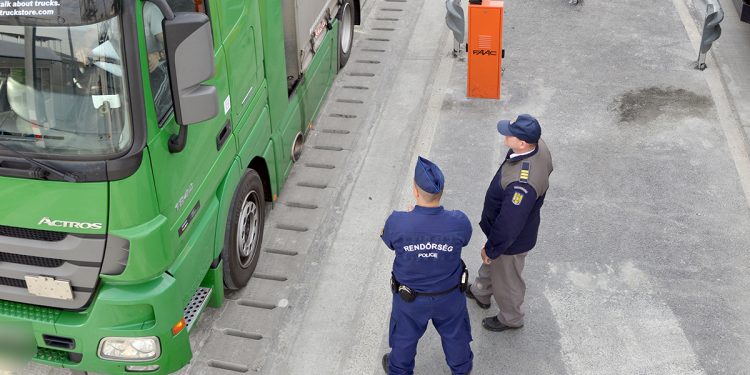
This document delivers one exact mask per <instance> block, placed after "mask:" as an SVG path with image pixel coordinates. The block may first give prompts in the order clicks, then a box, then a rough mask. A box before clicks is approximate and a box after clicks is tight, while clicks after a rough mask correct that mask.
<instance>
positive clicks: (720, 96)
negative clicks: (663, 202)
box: [672, 0, 750, 207]
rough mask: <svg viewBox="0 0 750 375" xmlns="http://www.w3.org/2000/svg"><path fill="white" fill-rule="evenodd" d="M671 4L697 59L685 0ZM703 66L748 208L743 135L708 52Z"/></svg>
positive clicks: (748, 162) (749, 161)
mask: <svg viewBox="0 0 750 375" xmlns="http://www.w3.org/2000/svg"><path fill="white" fill-rule="evenodd" d="M672 2H673V3H674V7H675V9H677V13H678V14H679V15H680V20H681V21H682V24H683V26H685V31H686V32H687V34H688V37H689V38H690V43H691V44H692V45H693V48H695V56H696V60H697V57H698V48H699V46H700V39H701V33H700V31H699V30H698V27H697V26H696V24H695V22H694V21H693V19H692V18H691V17H690V11H689V10H688V7H687V5H686V4H685V0H672ZM724 11H725V12H728V11H733V9H724ZM706 64H707V65H708V68H707V69H706V70H704V71H703V74H704V77H705V79H706V83H707V84H708V88H709V90H710V91H711V96H712V97H713V99H714V104H715V105H716V112H717V114H718V116H719V124H720V125H721V130H722V131H723V132H724V136H725V137H726V138H727V148H728V149H729V153H730V154H731V155H732V159H733V160H734V166H735V168H736V169H737V174H738V175H739V177H740V184H741V185H742V190H743V191H744V192H745V200H746V203H747V205H748V206H749V207H750V157H748V149H747V141H746V139H745V134H744V133H743V132H742V128H741V126H740V122H739V119H737V116H736V113H735V111H734V110H733V108H732V105H731V104H730V101H729V98H728V97H727V91H726V89H725V85H724V82H723V80H722V78H721V74H720V72H719V64H718V63H717V61H716V59H714V56H713V54H712V53H709V54H708V55H707V56H706Z"/></svg>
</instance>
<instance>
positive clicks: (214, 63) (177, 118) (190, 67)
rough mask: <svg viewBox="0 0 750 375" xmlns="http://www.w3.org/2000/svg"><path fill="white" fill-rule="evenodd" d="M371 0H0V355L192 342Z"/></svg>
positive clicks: (167, 359)
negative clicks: (192, 332)
mask: <svg viewBox="0 0 750 375" xmlns="http://www.w3.org/2000/svg"><path fill="white" fill-rule="evenodd" d="M363 1H364V0H282V1H278V0H0V367H2V366H3V365H5V366H7V365H10V364H13V363H22V362H23V360H29V359H31V360H33V361H34V362H37V363H42V364H46V365H50V366H56V367H64V368H69V369H71V370H73V371H80V372H85V371H91V372H97V373H108V374H109V373H126V372H127V373H131V372H146V373H171V372H174V371H176V370H178V369H180V368H181V367H183V366H184V365H185V364H187V363H188V362H189V361H190V359H191V357H192V354H191V348H190V342H189V331H190V329H191V328H192V326H193V324H194V323H195V322H196V320H197V319H198V317H199V315H200V313H201V311H202V310H203V308H204V307H205V306H212V307H218V306H220V305H221V304H222V302H223V296H224V289H225V288H226V289H230V290H233V289H239V288H242V287H243V286H244V285H245V284H247V283H248V280H249V279H250V277H251V275H252V273H253V270H254V269H255V266H256V264H257V262H258V257H259V255H260V247H261V242H262V235H263V225H264V217H265V215H266V214H267V210H268V209H269V208H270V203H271V202H273V201H275V200H276V198H277V194H278V191H279V189H280V188H281V186H282V185H283V183H284V181H285V180H286V178H287V176H288V174H289V172H290V170H291V167H292V165H293V163H294V161H296V159H297V158H298V157H299V153H300V151H301V146H302V142H303V139H304V135H305V134H306V131H307V130H308V129H309V128H310V124H311V122H312V121H313V119H314V118H315V116H316V114H317V112H318V110H319V108H320V106H321V104H322V103H323V100H324V99H325V97H326V94H327V92H328V90H329V88H330V87H331V84H332V81H333V79H334V77H335V75H336V74H337V72H338V71H339V69H340V68H341V67H342V66H343V65H344V64H345V63H346V62H347V60H348V58H349V55H350V53H351V48H352V42H353V36H354V25H355V24H358V23H359V22H360V17H361V14H360V13H361V7H362V5H363V4H362V3H363ZM250 318H252V317H250Z"/></svg>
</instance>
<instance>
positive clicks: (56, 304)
mask: <svg viewBox="0 0 750 375" xmlns="http://www.w3.org/2000/svg"><path fill="white" fill-rule="evenodd" d="M2 228H3V229H4V230H8V228H10V227H7V226H6V227H2ZM15 229H16V228H13V234H16V235H15V236H8V235H5V236H4V235H0V300H5V301H13V302H19V303H24V304H30V305H37V306H46V307H53V308H58V309H66V310H81V309H83V308H85V307H86V305H88V303H89V301H90V300H91V297H92V296H93V295H94V291H95V290H96V285H97V282H98V281H99V275H100V272H101V268H102V263H103V261H104V252H105V251H104V250H105V245H106V240H107V237H106V236H105V235H102V236H78V235H75V234H65V233H61V234H57V233H55V232H48V233H45V231H37V230H18V231H16V230H15ZM52 233H55V235H57V236H58V237H56V238H60V240H59V241H50V239H53V235H52ZM19 234H25V235H28V234H33V235H34V238H33V239H32V238H25V237H29V236H25V237H22V236H19ZM40 238H46V239H47V240H41V241H40V240H39V239H40ZM27 276H44V277H48V278H51V279H54V280H58V281H65V282H67V283H68V284H69V285H70V288H71V290H72V292H73V299H58V298H55V297H54V294H53V296H50V297H42V296H39V295H36V294H32V293H30V292H29V290H28V287H27V285H26V277H27Z"/></svg>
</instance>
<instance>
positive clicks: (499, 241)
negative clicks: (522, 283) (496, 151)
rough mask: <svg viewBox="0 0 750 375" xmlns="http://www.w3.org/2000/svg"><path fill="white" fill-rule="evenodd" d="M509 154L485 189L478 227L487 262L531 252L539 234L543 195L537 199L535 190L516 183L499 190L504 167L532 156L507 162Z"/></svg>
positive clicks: (519, 182) (529, 186)
mask: <svg viewBox="0 0 750 375" xmlns="http://www.w3.org/2000/svg"><path fill="white" fill-rule="evenodd" d="M511 153H512V151H508V154H507V155H506V157H505V162H503V164H502V165H501V166H500V168H499V169H498V170H497V173H495V177H494V178H493V179H492V182H491V183H490V186H489V187H488V188H487V194H486V195H485V197H484V209H483V210H482V220H481V221H480V222H479V227H480V228H482V232H484V234H485V235H486V236H487V242H486V243H485V245H484V247H485V251H486V252H487V256H488V257H490V259H496V258H497V257H499V256H500V255H514V254H520V253H525V252H527V251H529V250H531V249H532V248H533V247H534V245H536V238H537V232H538V231H539V222H540V216H539V211H540V210H541V208H542V205H543V204H544V195H542V196H541V197H537V192H536V190H534V188H533V187H532V186H531V185H530V184H527V183H524V182H521V181H518V180H516V181H514V182H511V183H510V184H508V186H506V188H505V189H503V186H502V183H501V181H500V180H501V176H502V170H503V166H504V165H506V164H507V163H508V162H515V161H519V160H523V159H525V158H528V157H530V156H533V155H534V154H533V153H532V154H529V155H522V156H518V157H515V158H513V159H511V158H510V155H511ZM519 196H520V197H521V200H520V202H519V201H518V197H519ZM514 198H515V199H514Z"/></svg>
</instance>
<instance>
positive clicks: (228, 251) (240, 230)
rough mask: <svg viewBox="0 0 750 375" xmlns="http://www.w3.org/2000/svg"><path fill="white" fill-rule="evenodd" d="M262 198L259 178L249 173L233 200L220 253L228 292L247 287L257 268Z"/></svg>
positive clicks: (262, 215) (263, 220)
mask: <svg viewBox="0 0 750 375" xmlns="http://www.w3.org/2000/svg"><path fill="white" fill-rule="evenodd" d="M264 196H265V195H264V192H263V182H262V181H261V179H260V176H259V175H258V173H257V172H255V171H254V170H252V169H248V170H247V172H245V174H244V175H243V176H242V179H241V180H240V183H239V185H237V189H236V190H235V191H234V196H233V197H232V206H231V207H230V208H229V218H228V220H227V227H226V231H225V236H224V250H223V251H222V252H221V258H222V260H223V262H224V268H223V270H224V287H226V288H227V289H229V290H237V289H240V288H242V287H244V286H245V285H247V282H248V281H249V280H250V277H251V276H252V275H253V271H255V266H257V265H258V258H259V257H260V246H261V244H262V243H263V224H264V223H265V213H266V211H265V206H266V205H265V200H264V198H263V197H264Z"/></svg>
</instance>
